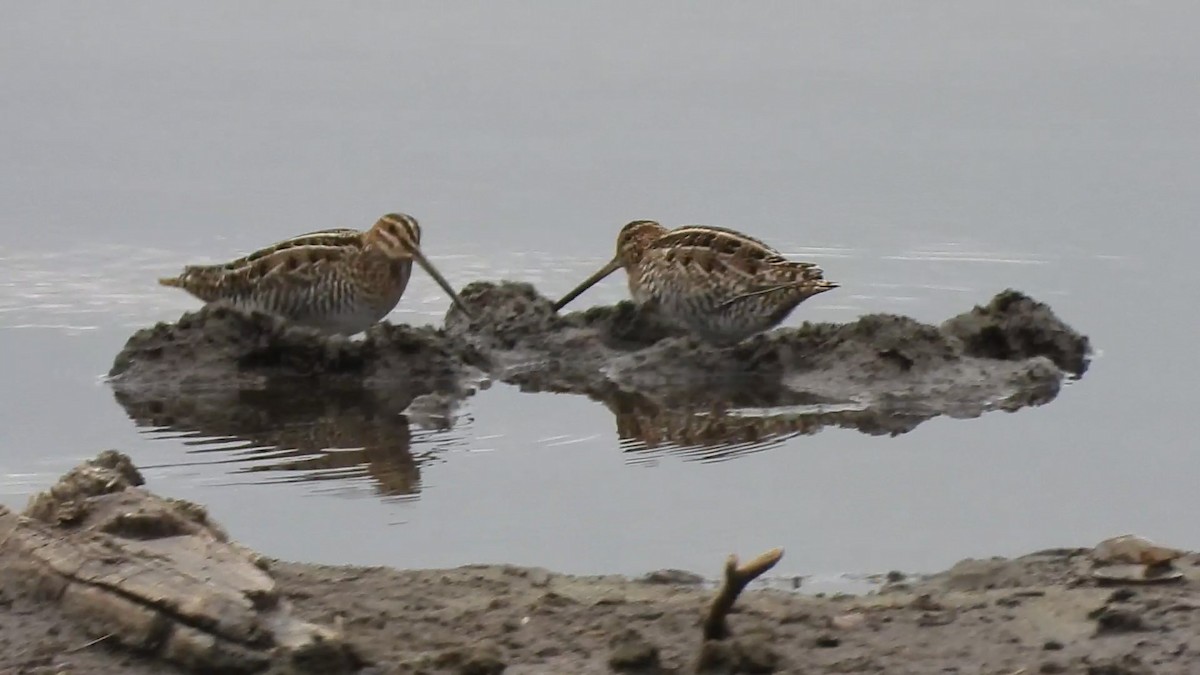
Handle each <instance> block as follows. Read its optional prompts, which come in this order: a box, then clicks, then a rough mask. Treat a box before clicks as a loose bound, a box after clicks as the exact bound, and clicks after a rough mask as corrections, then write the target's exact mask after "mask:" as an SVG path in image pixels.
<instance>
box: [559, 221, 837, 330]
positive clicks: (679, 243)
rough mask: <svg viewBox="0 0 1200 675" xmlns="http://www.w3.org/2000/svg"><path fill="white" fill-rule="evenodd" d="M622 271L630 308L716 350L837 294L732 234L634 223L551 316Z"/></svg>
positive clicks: (795, 265)
mask: <svg viewBox="0 0 1200 675" xmlns="http://www.w3.org/2000/svg"><path fill="white" fill-rule="evenodd" d="M621 268H624V269H625V272H626V274H627V275H628V277H629V292H630V294H631V295H632V296H633V299H634V301H636V302H637V303H638V304H640V305H646V306H650V307H653V308H654V309H655V310H656V311H658V313H659V314H661V315H662V316H664V317H666V318H667V319H669V320H671V321H673V322H674V323H676V324H678V325H680V326H681V327H682V328H685V329H687V330H688V331H690V332H692V333H694V334H696V335H697V336H699V337H700V338H702V339H704V340H707V341H709V342H713V343H717V344H731V343H735V342H738V341H740V340H743V339H745V338H747V337H749V336H751V335H754V334H755V333H760V332H762V331H765V330H769V329H771V328H774V327H775V326H777V325H779V323H780V322H782V321H783V320H784V319H785V318H787V316H788V315H789V314H790V313H791V312H792V310H793V309H795V308H796V306H797V305H799V304H800V303H801V302H803V301H804V300H805V299H807V298H809V297H812V296H814V295H816V294H818V293H824V292H825V291H828V290H831V289H834V288H837V287H838V285H837V284H835V283H833V282H831V281H826V280H825V279H824V278H823V272H822V271H821V268H820V267H817V266H816V265H814V264H812V263H806V262H795V261H791V260H788V259H787V258H784V257H783V255H781V254H780V253H779V251H776V250H775V249H773V248H771V247H770V246H767V245H766V244H764V243H763V242H761V241H759V240H757V239H755V238H753V237H749V236H747V235H744V234H742V233H740V232H735V231H734V230H727V229H725V228H721V227H707V226H701V225H688V226H684V227H680V228H676V229H674V230H668V229H667V228H665V227H663V226H662V225H660V224H658V223H656V222H654V221H652V220H635V221H633V222H631V223H629V224H628V225H626V226H625V227H624V228H622V229H621V233H620V235H619V236H618V237H617V253H616V256H615V257H613V259H612V260H611V261H610V262H609V263H608V264H606V265H605V266H604V267H602V268H601V269H600V270H599V271H597V272H596V273H595V274H593V275H592V276H590V277H588V278H587V279H586V280H584V281H583V283H581V284H579V286H577V287H576V288H575V289H574V290H572V291H571V292H570V293H567V294H566V295H565V296H563V298H562V299H561V300H559V301H558V302H557V303H555V305H554V308H555V309H556V310H557V309H560V308H562V307H563V306H564V305H566V304H567V303H568V302H570V301H571V300H574V299H575V298H576V297H577V296H578V295H579V294H581V293H583V292H584V291H586V290H587V289H588V288H590V287H591V286H592V285H594V284H595V283H597V282H599V281H600V280H601V279H603V278H605V277H607V276H608V275H609V274H612V273H613V272H615V271H616V270H618V269H621Z"/></svg>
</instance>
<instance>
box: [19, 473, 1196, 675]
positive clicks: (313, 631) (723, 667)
mask: <svg viewBox="0 0 1200 675" xmlns="http://www.w3.org/2000/svg"><path fill="white" fill-rule="evenodd" d="M139 481H140V477H139V476H138V474H137V472H136V469H133V467H132V466H130V465H129V464H128V460H127V459H126V458H124V457H123V456H121V455H119V454H117V453H111V452H110V453H104V454H103V455H101V456H100V457H98V458H97V459H96V460H93V461H92V462H90V463H87V464H85V465H83V466H81V467H79V468H77V469H75V470H73V471H72V472H71V473H69V474H68V475H67V476H65V477H64V478H63V480H62V481H60V483H59V484H58V485H56V486H55V487H54V488H52V489H51V490H49V491H48V492H47V493H44V494H42V495H39V496H37V497H35V498H34V499H33V500H31V502H30V506H29V508H28V509H27V510H26V512H25V514H24V515H17V514H15V513H12V512H8V511H4V510H3V509H0V673H6V674H7V673H28V674H30V675H32V674H35V673H37V674H39V675H43V674H44V675H50V674H51V673H55V674H57V673H77V674H92V673H112V672H123V673H133V674H135V675H140V674H141V673H164V672H205V669H206V668H207V669H208V672H216V671H218V670H219V672H247V673H250V672H271V673H288V672H306V673H307V672H323V673H337V672H361V673H376V674H383V673H501V672H504V673H610V672H643V673H690V672H697V671H699V672H717V673H721V672H747V673H750V672H756V673H771V672H780V673H848V672H856V673H859V672H866V673H871V672H876V673H889V674H892V673H914V674H915V673H922V674H924V673H935V672H964V673H966V672H970V673H995V674H997V675H1013V674H1015V673H1022V674H1026V673H1078V674H1085V673H1086V674H1089V675H1146V674H1152V673H1153V674H1166V673H1191V672H1195V671H1196V669H1197V668H1200V637H1197V636H1200V592H1198V591H1200V567H1198V565H1200V557H1198V556H1197V555H1195V554H1191V553H1183V552H1179V551H1172V550H1170V549H1162V548H1156V547H1147V546H1144V545H1143V543H1142V542H1138V541H1136V540H1132V541H1131V540H1120V541H1117V542H1111V541H1110V542H1106V543H1104V544H1102V545H1100V546H1097V547H1095V548H1074V549H1058V550H1051V551H1043V552H1039V553H1034V554H1030V555H1027V556H1023V557H1020V558H1016V559H1001V558H994V559H987V560H965V561H962V562H960V563H959V564H957V565H955V566H954V567H952V568H951V569H949V570H947V571H945V572H941V573H938V574H934V575H931V576H926V577H915V576H906V575H903V574H900V573H898V572H893V573H890V574H888V575H887V582H886V583H885V584H884V585H883V586H882V587H881V588H880V589H879V591H878V592H875V593H871V594H868V595H863V596H837V597H814V596H805V595H800V594H797V593H793V592H787V591H782V590H774V589H773V588H771V587H759V588H753V589H751V590H748V591H747V592H745V593H743V594H742V595H741V597H740V598H739V599H738V600H737V603H736V605H735V607H734V612H733V613H732V614H731V615H730V616H729V619H728V624H729V628H730V630H731V631H732V636H731V637H728V638H724V639H719V640H705V639H704V638H703V636H702V624H703V619H704V617H705V615H706V613H707V611H708V608H709V606H710V603H711V601H712V599H713V596H714V590H713V586H712V584H710V583H708V582H706V581H705V580H704V578H703V577H702V576H701V575H698V574H694V573H687V572H681V571H678V570H664V571H660V572H656V573H652V574H648V575H647V576H645V577H643V578H641V579H628V578H623V577H575V576H568V575H560V574H556V573H553V572H550V571H547V570H543V569H537V568H521V567H511V566H502V565H501V566H496V565H492V566H467V567H461V568H456V569H448V570H398V569H391V568H378V567H376V568H360V567H326V566H317V565H306V564H302V563H285V562H280V561H275V560H263V559H261V558H259V557H258V556H257V554H255V553H253V552H251V551H247V550H245V549H244V548H242V547H239V546H238V545H237V544H235V543H232V542H229V541H228V540H227V538H226V537H225V536H224V535H223V534H222V532H221V528H220V526H219V525H217V524H216V523H212V522H210V521H209V520H208V519H207V518H206V517H205V516H204V511H203V509H202V508H201V507H199V506H197V505H192V504H187V503H185V502H178V501H174V500H167V499H162V498H159V497H157V496H155V495H153V494H152V493H150V492H148V491H146V490H145V489H144V488H141V487H138V486H137V485H136V483H138V482H139ZM1129 560H1132V561H1135V562H1142V563H1148V564H1153V565H1133V564H1129V562H1128V561H1129ZM713 563H714V564H713V569H712V570H703V572H708V573H710V574H709V576H710V578H711V577H717V576H719V570H720V563H721V561H713ZM1130 570H1136V572H1137V573H1136V574H1132V573H1130ZM1147 570H1157V571H1158V574H1157V576H1153V575H1152V576H1150V577H1149V578H1147V577H1145V576H1143V575H1144V574H1145V573H1146V571H1147ZM284 627H290V628H284ZM298 636H299V637H298ZM184 647H187V648H184ZM182 656H186V658H181V657H182ZM203 659H208V660H203ZM213 659H221V661H219V662H218V661H213ZM214 664H219V665H214Z"/></svg>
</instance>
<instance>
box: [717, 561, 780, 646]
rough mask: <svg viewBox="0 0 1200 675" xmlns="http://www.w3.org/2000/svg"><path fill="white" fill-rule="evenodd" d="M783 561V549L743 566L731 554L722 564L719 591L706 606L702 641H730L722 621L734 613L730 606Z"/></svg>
mask: <svg viewBox="0 0 1200 675" xmlns="http://www.w3.org/2000/svg"><path fill="white" fill-rule="evenodd" d="M781 558H783V549H781V548H773V549H771V550H770V551H767V552H766V553H763V554H761V555H759V556H758V557H757V558H754V559H753V560H751V561H750V562H748V563H746V564H745V565H740V566H739V565H738V558H737V556H736V555H733V554H730V556H729V558H728V559H726V561H725V580H724V581H723V582H722V583H721V588H720V590H718V591H717V595H716V597H715V598H713V601H712V604H711V605H709V608H708V615H707V616H706V617H705V618H704V639H705V640H724V639H725V638H727V637H729V635H730V632H729V624H728V623H727V622H726V621H725V617H726V616H728V615H729V610H731V609H733V603H734V602H735V601H736V600H737V599H738V596H739V595H741V593H742V591H743V590H744V589H745V588H746V585H747V584H749V583H750V582H751V581H754V580H755V579H757V578H758V577H759V576H760V575H762V574H763V573H764V572H766V571H767V570H769V569H771V568H772V567H774V566H775V563H778V562H779V560H780V559H781Z"/></svg>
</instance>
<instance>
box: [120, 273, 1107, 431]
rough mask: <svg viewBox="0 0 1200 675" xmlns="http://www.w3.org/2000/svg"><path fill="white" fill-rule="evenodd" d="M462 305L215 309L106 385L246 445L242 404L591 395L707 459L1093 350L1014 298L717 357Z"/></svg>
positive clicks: (577, 320) (591, 323)
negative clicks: (498, 389) (303, 315)
mask: <svg viewBox="0 0 1200 675" xmlns="http://www.w3.org/2000/svg"><path fill="white" fill-rule="evenodd" d="M461 296H462V297H463V299H464V300H465V301H466V302H467V303H468V304H469V305H470V306H471V307H472V311H473V312H474V314H475V315H476V319H475V321H473V322H471V321H468V320H467V319H466V317H465V315H463V314H462V313H461V312H459V311H458V310H457V309H455V308H451V310H450V311H449V312H448V314H447V316H446V319H445V323H444V326H443V327H442V328H437V329H435V328H433V327H428V326H425V327H419V328H412V327H408V326H395V325H391V324H387V323H384V324H381V325H378V326H375V327H373V328H372V329H371V330H369V331H367V333H366V334H365V336H364V337H363V338H361V339H347V338H341V337H327V336H322V335H319V334H317V333H314V332H311V331H307V330H303V329H298V328H293V327H289V326H287V325H284V324H283V323H282V322H280V321H278V320H275V319H273V318H271V317H267V316H263V315H243V314H240V313H237V312H233V311H230V310H227V309H221V308H205V309H202V310H200V311H198V312H195V313H191V314H186V315H184V316H183V317H182V318H181V319H180V320H179V321H178V322H176V323H173V324H167V323H163V324H159V325H157V326H155V327H153V328H149V329H146V330H142V331H139V332H137V333H136V334H134V335H133V336H132V337H130V338H129V340H128V342H127V344H126V345H125V348H124V349H123V350H122V351H121V353H120V354H118V356H117V357H116V359H115V362H114V364H113V367H112V370H111V372H110V381H111V383H112V385H113V388H114V391H115V393H116V395H117V398H118V401H120V402H121V404H122V405H123V406H124V407H125V408H126V410H127V411H128V412H129V413H130V416H131V417H132V418H133V419H135V420H137V421H138V422H139V423H143V424H149V423H152V422H151V421H152V420H157V421H156V422H154V423H156V424H158V425H160V426H161V421H162V419H164V418H166V419H168V420H169V419H181V418H184V419H186V418H198V419H197V420H196V421H195V422H194V424H193V426H200V427H209V428H212V430H213V431H218V432H220V431H225V432H229V431H234V432H236V431H237V429H236V427H237V426H238V423H236V422H234V421H232V420H226V419H225V418H227V417H229V415H230V414H229V413H226V412H225V410H227V409H230V408H234V407H238V406H244V405H246V404H247V401H252V400H253V399H254V398H255V397H254V396H253V395H251V394H247V393H246V392H247V391H255V390H256V391H259V392H266V391H269V392H270V395H263V396H260V398H261V399H262V400H263V401H267V400H270V401H276V402H278V401H287V400H290V399H292V398H295V397H302V398H303V399H304V400H305V401H307V402H306V403H303V404H302V405H305V406H310V407H312V406H316V407H317V408H321V409H327V408H335V407H337V406H339V405H341V404H340V403H339V402H338V401H342V400H346V399H347V398H357V399H361V400H363V401H368V402H369V401H377V402H383V403H381V404H379V405H376V404H372V405H373V406H375V407H379V408H385V409H387V410H389V411H392V412H408V413H409V415H410V417H413V418H418V419H420V420H422V424H423V425H424V424H429V423H431V422H430V419H434V420H435V421H434V422H432V423H434V424H436V423H437V422H436V419H439V418H440V419H443V420H448V419H452V417H453V409H454V405H455V403H456V402H457V401H458V400H461V399H462V398H465V397H467V396H470V395H472V394H473V393H474V392H475V391H476V390H477V389H478V387H479V385H480V382H481V379H482V378H491V379H494V380H499V381H502V382H506V383H510V384H514V385H517V386H519V387H521V388H522V389H524V390H527V391H553V392H560V393H574V394H581V395H586V396H588V397H591V398H593V399H595V400H597V401H600V402H602V403H604V404H605V405H606V406H607V407H608V408H609V409H610V410H612V411H613V413H614V416H615V417H616V427H617V429H618V433H619V434H621V435H622V437H626V438H636V439H638V440H641V441H643V443H645V444H646V445H647V446H651V447H653V446H655V445H657V444H660V443H672V444H680V445H691V446H694V445H701V446H704V445H719V444H728V442H729V441H745V440H748V439H755V438H766V437H772V436H779V435H783V434H795V433H814V432H815V431H817V430H819V429H821V428H823V427H825V426H829V425H833V426H841V427H846V428H854V429H858V430H860V431H863V432H864V433H873V434H898V433H904V432H906V431H909V430H911V429H912V428H914V427H915V426H917V425H918V424H920V423H921V422H923V421H925V420H927V419H930V418H932V417H935V416H938V415H951V416H955V417H973V416H978V415H980V414H982V413H983V412H985V411H987V410H993V409H1003V410H1017V409H1019V408H1022V407H1024V406H1028V405H1039V404H1043V403H1046V402H1048V401H1050V400H1052V399H1053V398H1054V397H1055V396H1056V395H1057V394H1058V392H1059V388H1060V386H1061V384H1062V382H1063V380H1064V379H1065V378H1066V377H1079V376H1082V375H1083V373H1084V371H1085V370H1086V368H1087V359H1088V354H1089V344H1088V339H1087V338H1086V337H1085V336H1083V335H1080V334H1079V333H1077V332H1076V331H1074V330H1073V329H1071V328H1070V326H1068V325H1067V324H1066V323H1064V322H1063V321H1062V320H1060V319H1059V318H1058V317H1057V316H1055V315H1054V313H1053V311H1051V309H1050V308H1049V307H1048V306H1046V305H1044V304H1042V303H1039V302H1036V301H1035V300H1032V299H1031V298H1028V297H1026V296H1024V295H1023V294H1021V293H1018V292H1016V291H1011V290H1009V291H1004V292H1002V293H1000V294H998V295H997V296H995V297H994V298H993V299H992V300H991V301H990V302H989V303H988V304H986V305H982V306H978V307H975V308H973V309H970V310H968V311H966V312H964V313H963V314H960V315H958V316H955V317H952V318H950V319H949V320H947V321H945V322H944V323H942V324H941V325H939V326H933V325H928V324H923V323H920V322H918V321H915V320H913V319H911V318H908V317H903V316H895V315H887V314H874V315H867V316H863V317H862V318H860V319H858V320H857V321H854V322H850V323H845V324H831V323H806V324H803V325H802V326H799V327H796V328H783V329H778V330H775V331H772V332H769V333H765V334H762V335H759V336H755V337H753V338H750V339H748V340H746V341H743V342H742V343H740V344H738V345H735V346H732V347H725V348H719V347H714V346H711V345H708V344H705V343H703V342H701V341H699V340H696V339H694V338H692V337H689V336H687V335H684V334H681V333H680V332H679V331H678V330H676V329H675V328H673V327H672V326H670V325H668V324H665V323H664V322H663V321H661V320H660V319H659V318H658V317H657V316H656V315H655V314H654V313H653V311H643V310H641V309H639V308H637V307H636V306H635V305H633V304H632V303H629V302H622V303H618V304H617V305H613V306H606V307H594V308H592V309H589V310H586V311H582V312H575V313H571V314H565V315H558V314H555V313H554V312H553V311H552V310H551V302H550V300H549V299H547V298H545V297H543V296H541V295H540V294H538V293H537V291H536V290H535V289H534V288H533V287H532V286H530V285H528V284H520V283H508V282H505V283H499V284H492V283H484V282H479V283H473V284H470V285H468V286H467V287H466V288H464V289H463V290H462V292H461ZM198 401H203V403H198ZM414 402H416V403H417V404H418V405H412V404H413V403H414ZM410 406H411V407H410ZM439 411H440V412H439ZM234 414H238V415H244V414H245V413H234ZM451 423H452V422H451ZM222 425H225V426H229V425H232V426H234V427H235V428H234V429H221V428H220V427H221V426H222ZM233 435H236V433H235V434H233Z"/></svg>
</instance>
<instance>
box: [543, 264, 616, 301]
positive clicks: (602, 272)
mask: <svg viewBox="0 0 1200 675" xmlns="http://www.w3.org/2000/svg"><path fill="white" fill-rule="evenodd" d="M619 269H621V260H620V258H613V259H612V260H610V261H609V262H608V264H607V265H605V266H604V267H601V268H600V269H599V270H597V271H596V273H595V274H593V275H592V276H590V277H588V278H587V279H584V280H583V283H581V284H579V285H578V286H576V287H575V289H574V290H572V291H571V292H570V293H567V294H566V295H564V296H562V299H560V300H559V301H558V302H556V303H554V311H556V312H557V311H558V310H560V309H562V308H563V306H564V305H566V304H567V303H568V302H570V301H572V300H574V299H575V298H577V297H579V295H580V294H581V293H583V292H584V291H586V290H587V289H589V288H591V287H592V286H595V285H596V284H597V283H599V282H600V280H601V279H603V278H604V277H606V276H608V275H610V274H612V273H613V272H616V271H617V270H619Z"/></svg>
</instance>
